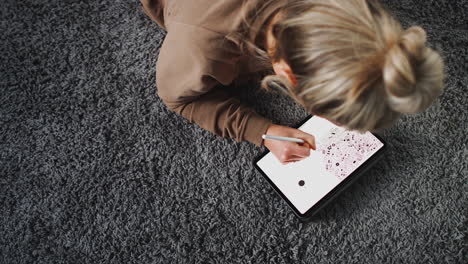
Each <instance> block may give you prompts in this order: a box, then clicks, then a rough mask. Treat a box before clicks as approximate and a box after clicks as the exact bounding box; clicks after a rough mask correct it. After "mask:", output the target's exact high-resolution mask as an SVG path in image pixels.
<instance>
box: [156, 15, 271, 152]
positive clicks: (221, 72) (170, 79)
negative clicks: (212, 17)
mask: <svg viewBox="0 0 468 264" xmlns="http://www.w3.org/2000/svg"><path fill="white" fill-rule="evenodd" d="M237 52H238V51H236V49H235V47H234V46H233V43H231V42H229V41H228V40H227V39H225V38H224V36H223V35H222V34H220V33H217V32H214V31H210V30H208V29H205V28H201V27H197V26H193V25H187V24H183V23H177V22H171V26H170V30H169V32H168V33H167V35H166V38H165V39H164V42H163V44H162V46H161V49H160V52H159V57H158V61H157V63H156V86H157V89H158V95H159V97H160V98H161V100H162V101H163V102H164V104H165V105H166V106H167V107H168V108H169V109H170V110H172V111H174V112H176V113H177V114H179V115H181V116H183V117H185V118H186V119H188V120H189V121H190V122H194V123H196V124H198V125H199V126H200V127H202V128H204V129H206V130H208V131H211V132H212V133H214V134H215V135H218V136H222V137H229V138H233V139H234V140H236V141H237V142H241V141H244V140H245V141H249V142H251V143H253V144H255V145H257V146H263V139H262V134H264V133H266V130H267V129H268V126H269V125H270V124H272V121H271V120H269V119H267V118H264V117H262V116H260V115H259V114H258V113H256V112H255V111H254V109H252V108H251V107H248V106H246V105H244V104H242V103H241V102H240V100H239V99H238V98H236V97H234V96H231V95H229V94H228V93H227V92H226V91H224V90H222V89H220V87H219V86H218V85H229V84H230V83H232V81H233V80H234V78H235V77H236V76H237V74H238V72H239V69H238V65H237V63H236V58H237V57H240V54H238V53H237Z"/></svg>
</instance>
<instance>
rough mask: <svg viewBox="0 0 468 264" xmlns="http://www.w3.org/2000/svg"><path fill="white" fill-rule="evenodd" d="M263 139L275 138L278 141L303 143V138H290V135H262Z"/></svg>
mask: <svg viewBox="0 0 468 264" xmlns="http://www.w3.org/2000/svg"><path fill="white" fill-rule="evenodd" d="M262 138H263V139H275V140H280V141H289V142H297V143H304V140H302V139H299V138H291V137H280V136H271V135H262Z"/></svg>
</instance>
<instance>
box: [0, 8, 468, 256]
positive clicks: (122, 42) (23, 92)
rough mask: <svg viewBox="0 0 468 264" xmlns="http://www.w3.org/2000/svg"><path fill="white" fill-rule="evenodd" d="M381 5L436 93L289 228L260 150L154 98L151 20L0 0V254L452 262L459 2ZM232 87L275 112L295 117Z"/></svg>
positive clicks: (462, 72)
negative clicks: (404, 33)
mask: <svg viewBox="0 0 468 264" xmlns="http://www.w3.org/2000/svg"><path fill="white" fill-rule="evenodd" d="M385 4H387V6H388V7H389V8H390V10H392V12H394V14H395V16H397V17H398V18H399V19H400V21H401V22H402V24H403V25H404V26H405V27H408V26H409V25H413V24H417V25H421V26H422V27H423V28H425V29H426V30H427V33H428V41H429V43H430V46H432V47H434V48H435V49H437V50H439V51H440V52H441V53H442V54H443V57H444V59H445V62H446V72H447V79H446V87H445V90H444V93H443V95H442V96H441V97H440V99H439V100H438V101H437V103H435V104H434V105H432V106H431V107H430V108H429V109H428V110H427V111H425V112H423V113H419V114H417V115H408V116H405V117H403V118H402V119H400V120H399V121H398V123H396V124H395V126H393V127H392V128H390V129H388V130H386V131H384V132H382V134H381V135H382V137H383V138H384V139H385V140H386V141H387V142H388V151H387V153H386V155H385V157H384V158H383V159H382V160H381V161H380V162H379V163H377V164H376V165H375V166H374V167H372V168H371V169H370V170H368V171H367V172H366V173H365V174H364V175H363V176H362V178H360V179H359V180H358V181H357V182H356V183H355V184H353V185H352V187H350V188H349V189H348V190H347V191H346V192H344V193H343V194H342V195H340V196H339V197H338V198H337V199H336V200H334V201H333V202H332V203H331V204H329V205H328V206H327V207H326V208H325V209H324V210H323V211H322V212H321V213H320V214H319V215H318V216H317V217H316V218H315V219H313V220H312V221H310V222H308V223H301V222H299V221H298V219H297V218H296V217H295V216H294V214H293V213H292V211H291V210H290V209H289V208H288V206H287V204H286V203H285V202H283V201H282V200H281V199H280V197H279V196H278V195H277V194H276V193H275V192H274V190H273V189H272V188H271V187H270V186H269V185H267V184H266V182H265V180H264V179H262V176H261V175H260V174H259V173H258V172H256V171H255V169H254V168H253V165H252V161H253V160H254V158H256V157H257V156H258V155H260V154H261V153H262V152H263V151H264V150H266V149H264V148H259V147H256V146H255V145H253V144H251V143H249V142H241V143H237V142H235V141H234V140H233V139H228V138H222V137H218V136H215V135H213V134H211V133H210V132H208V131H205V130H203V129H202V128H200V127H198V126H197V125H196V124H190V123H188V122H187V121H186V120H185V119H184V118H183V117H180V116H178V115H177V114H175V113H173V112H171V111H169V110H168V109H167V108H166V107H165V105H164V104H163V103H162V102H161V100H160V99H159V98H158V96H157V94H156V92H157V87H156V86H155V64H156V60H157V57H158V50H159V47H160V46H161V43H162V41H163V39H164V36H165V32H164V31H162V30H161V29H160V28H158V26H157V25H156V24H155V23H153V22H152V21H150V20H149V19H148V18H147V17H146V16H145V15H144V14H143V12H142V11H141V8H140V3H139V2H138V1H135V0H132V1H118V0H117V1H109V0H103V1H56V0H47V1H45V0H34V1H32V0H30V1H14V0H4V1H2V5H1V7H0V14H1V18H0V19H1V20H0V21H1V24H0V25H1V34H0V39H1V46H0V58H1V63H0V89H1V90H0V206H1V207H0V209H1V210H0V262H1V263H298V262H300V263H467V260H468V258H467V244H466V242H467V237H466V235H467V225H468V223H467V217H466V216H467V207H466V206H467V204H466V203H467V202H466V201H467V200H468V192H467V187H468V186H467V182H468V175H467V166H468V164H467V157H468V150H467V132H468V127H467V126H468V98H467V94H468V89H467V84H468V77H467V72H468V62H467V61H468V60H467V58H468V51H467V47H468V28H467V25H468V19H467V15H466V14H467V12H468V2H467V1H466V0H457V1H453V0H438V1H416V0H412V1H410V0H398V1H390V0H387V1H385ZM238 92H239V96H240V98H241V100H242V101H243V102H244V103H245V104H248V105H251V106H252V107H254V108H255V109H256V110H257V111H258V112H259V113H260V114H262V115H264V116H265V117H268V118H271V119H272V120H273V121H274V122H275V123H278V124H282V125H288V126H294V125H295V124H296V123H298V122H300V121H301V120H302V119H303V118H305V117H306V116H307V113H306V112H305V110H304V109H303V108H302V107H301V106H300V105H298V104H296V103H295V102H293V100H292V99H290V98H287V97H285V96H284V95H280V94H272V93H266V92H263V91H259V90H258V87H253V86H252V87H246V89H241V90H240V91H238Z"/></svg>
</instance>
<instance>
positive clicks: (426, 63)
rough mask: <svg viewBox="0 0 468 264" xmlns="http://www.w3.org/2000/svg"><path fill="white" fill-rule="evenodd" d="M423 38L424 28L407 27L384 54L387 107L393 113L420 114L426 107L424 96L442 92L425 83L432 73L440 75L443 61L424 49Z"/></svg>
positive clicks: (435, 54)
mask: <svg viewBox="0 0 468 264" xmlns="http://www.w3.org/2000/svg"><path fill="white" fill-rule="evenodd" d="M426 38H427V35H426V32H425V31H424V29H422V28H421V27H419V26H413V27H410V28H408V29H407V30H405V31H403V32H402V34H401V35H400V37H399V38H398V39H397V40H395V41H394V42H393V43H392V44H391V46H390V49H389V50H388V52H387V54H386V55H385V63H384V66H383V80H384V84H385V90H386V92H387V95H388V99H389V100H388V101H389V104H390V107H392V109H394V110H395V111H398V112H401V113H416V112H419V111H422V109H423V108H425V107H427V106H428V101H427V100H424V97H425V96H426V95H428V94H431V95H432V94H434V93H435V92H436V91H440V90H441V87H438V86H441V84H440V85H439V84H437V85H435V83H425V82H428V81H430V77H431V76H433V75H434V74H435V75H437V76H440V75H442V74H443V73H441V71H442V59H441V58H440V56H439V55H438V54H437V53H435V52H434V51H432V50H430V49H429V48H427V47H426V45H425V44H426ZM430 63H434V64H433V65H430ZM428 78H429V79H428ZM439 79H441V78H439ZM432 80H434V79H432ZM423 85H429V86H423Z"/></svg>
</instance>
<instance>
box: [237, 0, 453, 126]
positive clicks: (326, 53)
mask: <svg viewBox="0 0 468 264" xmlns="http://www.w3.org/2000/svg"><path fill="white" fill-rule="evenodd" d="M247 2H249V1H247ZM250 2H253V1H250ZM253 10H254V11H252V12H251V13H249V14H248V16H247V17H246V18H245V19H244V21H243V23H242V24H241V27H240V30H239V32H240V33H242V32H243V34H244V36H246V37H244V41H243V42H242V45H241V49H242V50H245V51H248V52H249V53H251V54H254V56H256V57H257V58H258V60H259V61H261V62H262V63H263V64H264V66H265V69H267V70H268V72H269V73H273V72H272V71H271V62H272V61H279V60H280V59H284V60H285V62H286V63H287V64H288V65H289V66H290V67H291V69H292V72H293V74H294V76H295V77H296V79H297V81H298V83H297V85H295V86H293V85H292V84H291V83H290V82H289V81H288V80H287V79H285V78H282V77H280V76H278V75H273V74H271V75H268V76H265V77H264V78H263V79H262V81H261V87H262V88H263V89H266V90H268V91H273V89H279V90H281V91H283V92H285V93H287V94H289V95H290V96H291V97H293V98H294V99H295V100H296V101H298V102H299V103H301V104H302V105H303V106H304V107H305V108H306V110H307V111H308V112H309V113H311V114H316V115H320V116H322V117H325V118H327V119H329V120H333V121H335V122H336V123H339V124H340V125H342V126H344V127H346V128H348V129H351V130H358V131H360V132H365V131H374V132H376V131H379V130H381V129H383V128H387V127H390V126H391V125H392V124H393V122H394V121H396V120H397V119H398V118H399V117H400V116H401V114H410V113H416V112H421V111H423V110H425V109H426V108H428V107H429V106H430V105H431V104H432V103H433V102H434V100H435V99H436V97H438V96H439V95H441V93H442V90H443V80H444V70H443V68H444V65H443V60H442V58H441V56H440V55H439V54H438V53H437V52H435V51H434V50H433V49H431V48H429V47H426V45H425V44H426V32H425V31H424V30H423V29H422V28H421V27H419V26H412V27H410V28H408V29H406V30H403V28H402V26H401V25H400V23H399V22H398V21H397V20H396V19H394V18H393V17H392V16H391V15H390V14H389V12H388V11H387V10H386V9H384V7H383V6H382V5H380V4H379V3H378V2H377V1H373V0H368V1H366V0H345V1H340V0H321V1H316V0H289V1H288V0H276V1H268V0H263V1H260V4H259V6H257V8H254V9H253ZM278 11H281V13H282V15H283V17H282V19H280V20H279V21H278V22H276V23H275V24H274V25H273V27H272V28H273V31H272V32H273V35H274V37H275V39H276V47H274V54H273V56H272V57H269V55H268V53H267V52H266V51H265V49H264V47H262V43H264V34H265V32H266V25H267V22H268V21H270V19H271V17H272V16H273V15H274V14H275V13H276V12H278ZM262 12H266V13H267V14H271V15H270V16H268V17H263V19H262V20H261V21H259V19H258V18H259V17H262V16H259V14H261V13H262Z"/></svg>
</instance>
